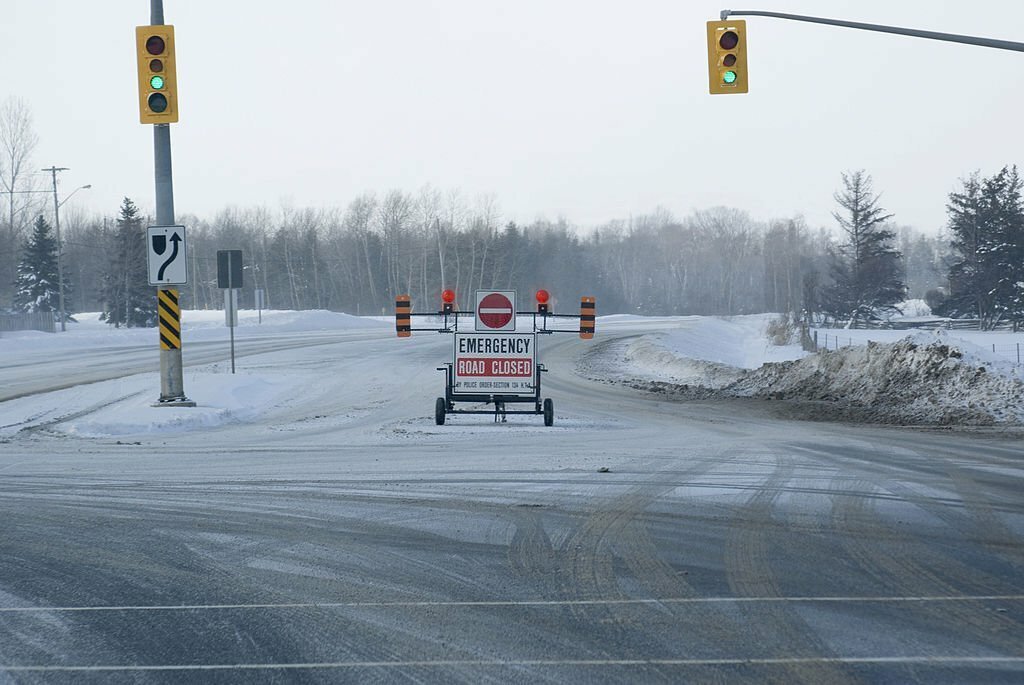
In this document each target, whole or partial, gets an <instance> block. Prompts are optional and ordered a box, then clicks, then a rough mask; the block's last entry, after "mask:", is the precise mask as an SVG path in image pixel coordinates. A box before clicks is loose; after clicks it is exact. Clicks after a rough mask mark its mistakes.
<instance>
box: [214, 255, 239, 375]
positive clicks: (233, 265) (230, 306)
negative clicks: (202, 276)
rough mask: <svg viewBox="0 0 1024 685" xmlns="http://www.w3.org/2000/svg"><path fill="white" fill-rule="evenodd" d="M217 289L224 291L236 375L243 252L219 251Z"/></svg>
mask: <svg viewBox="0 0 1024 685" xmlns="http://www.w3.org/2000/svg"><path fill="white" fill-rule="evenodd" d="M217 287H218V288H223V289H224V316H225V317H226V323H227V326H228V328H230V329H231V373H234V372H235V326H237V325H238V290H239V289H240V288H241V287H242V251H241V250H217Z"/></svg>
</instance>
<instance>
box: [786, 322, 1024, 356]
mask: <svg viewBox="0 0 1024 685" xmlns="http://www.w3.org/2000/svg"><path fill="white" fill-rule="evenodd" d="M975 330H976V329H975ZM819 333H820V331H812V333H811V335H812V337H813V341H814V342H813V345H814V347H815V348H816V349H817V350H838V349H839V348H840V347H853V346H854V345H865V344H867V342H868V341H866V340H865V339H863V338H862V337H860V336H858V337H857V338H856V339H854V337H853V336H851V335H841V334H838V333H820V335H819ZM981 347H991V348H992V354H996V355H999V356H1000V357H1003V358H1004V359H1009V360H1010V361H1012V362H1014V363H1015V364H1020V363H1022V361H1024V356H1022V355H1021V351H1022V350H1021V344H1020V343H1019V342H1015V343H984V344H983V345H981ZM805 349H806V348H805Z"/></svg>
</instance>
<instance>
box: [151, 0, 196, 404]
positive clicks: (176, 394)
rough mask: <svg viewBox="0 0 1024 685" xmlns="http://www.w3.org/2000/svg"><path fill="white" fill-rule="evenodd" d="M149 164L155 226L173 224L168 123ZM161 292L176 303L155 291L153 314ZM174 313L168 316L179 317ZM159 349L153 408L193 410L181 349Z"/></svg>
mask: <svg viewBox="0 0 1024 685" xmlns="http://www.w3.org/2000/svg"><path fill="white" fill-rule="evenodd" d="M149 15H150V17H149V21H150V24H151V25H153V26H159V25H162V24H163V23H164V3H163V0H150V11H149ZM153 162H154V172H155V178H156V223H157V225H159V226H173V225H174V181H173V176H172V173H171V126H170V124H153ZM162 290H163V291H164V292H165V295H164V298H163V299H166V300H167V301H173V302H174V303H177V302H178V291H177V290H176V289H166V290H165V289H163V288H158V289H157V293H156V295H157V315H158V317H160V316H164V315H165V314H164V311H161V308H162V307H164V305H163V304H162V303H161V299H162V298H161V291H162ZM174 309H175V310H176V311H174V312H169V313H168V315H171V316H174V317H178V316H180V314H179V311H180V310H178V308H177V307H174ZM165 347H166V346H165V345H161V347H160V401H159V402H158V403H157V404H156V405H155V406H161V407H194V406H196V403H195V402H193V401H191V400H189V399H188V397H186V396H185V381H184V377H183V372H182V362H181V346H180V345H178V346H177V348H176V349H165Z"/></svg>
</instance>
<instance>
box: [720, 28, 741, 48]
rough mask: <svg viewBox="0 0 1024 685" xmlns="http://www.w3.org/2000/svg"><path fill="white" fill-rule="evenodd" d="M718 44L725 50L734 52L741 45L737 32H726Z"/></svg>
mask: <svg viewBox="0 0 1024 685" xmlns="http://www.w3.org/2000/svg"><path fill="white" fill-rule="evenodd" d="M718 44H719V45H720V46H721V47H722V49H723V50H732V49H734V48H735V47H736V46H737V45H739V44H740V37H739V36H737V35H736V32H735V31H726V32H725V33H723V34H722V37H721V38H719V39H718Z"/></svg>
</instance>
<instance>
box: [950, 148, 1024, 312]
mask: <svg viewBox="0 0 1024 685" xmlns="http://www.w3.org/2000/svg"><path fill="white" fill-rule="evenodd" d="M961 183H962V185H963V188H962V189H961V190H960V191H959V192H953V193H950V195H949V204H947V205H946V212H947V215H948V216H949V230H950V232H951V233H952V238H953V239H952V242H951V243H950V245H951V247H952V248H953V251H954V255H955V256H954V260H953V263H952V264H951V265H950V268H949V283H950V291H951V292H950V294H949V298H948V299H947V300H946V301H945V303H944V306H943V309H942V313H943V314H946V315H948V316H960V317H976V318H978V319H980V320H981V327H982V328H983V329H991V328H992V327H993V326H995V325H996V324H997V323H999V321H1001V320H1004V319H1007V318H1009V319H1012V320H1014V321H1016V322H1019V321H1021V320H1022V319H1024V203H1022V200H1021V189H1022V182H1021V179H1020V176H1019V175H1018V173H1017V167H1012V168H1011V167H1003V168H1002V169H1001V170H1000V171H999V173H997V174H995V175H994V176H992V177H991V178H985V179H983V178H981V177H980V175H979V174H978V173H977V172H975V173H973V174H971V176H970V177H968V178H967V179H966V180H962V181H961Z"/></svg>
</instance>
